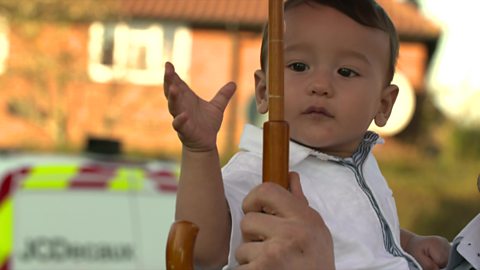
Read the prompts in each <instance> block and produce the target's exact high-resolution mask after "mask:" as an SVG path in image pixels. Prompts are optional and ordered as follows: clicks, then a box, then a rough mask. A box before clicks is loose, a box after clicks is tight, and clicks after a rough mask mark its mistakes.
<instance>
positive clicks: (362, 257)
mask: <svg viewBox="0 0 480 270" xmlns="http://www.w3.org/2000/svg"><path fill="white" fill-rule="evenodd" d="M262 134H263V132H262V130H261V129H259V128H257V127H254V126H251V125H247V126H246V127H245V130H244V134H243V135H242V138H241V141H240V149H241V150H240V151H239V152H238V153H237V154H235V156H233V157H232V159H231V160H230V161H229V162H228V164H227V165H225V167H224V168H223V169H222V173H223V179H224V180H223V181H224V186H225V194H226V197H227V200H228V204H229V207H230V212H231V217H232V231H231V237H230V253H229V257H228V265H227V266H225V267H224V269H234V267H235V266H237V265H238V262H237V261H236V260H235V250H236V249H237V247H238V246H239V245H240V244H241V242H242V234H241V231H240V227H239V224H240V221H241V220H242V218H243V215H244V213H243V211H242V209H241V205H242V201H243V199H244V197H245V196H246V194H247V193H248V192H249V191H250V190H251V189H252V188H253V187H255V186H257V185H258V184H260V183H261V182H262V177H261V175H262V138H263V135H262ZM379 142H382V140H381V139H379V138H378V135H376V134H374V133H371V132H369V133H367V134H366V135H365V138H364V141H363V142H362V143H361V145H360V146H359V148H358V150H357V151H356V152H355V153H354V154H353V156H352V158H347V159H343V158H339V157H334V156H330V155H327V154H324V153H321V152H318V151H316V150H313V149H310V148H308V147H304V146H302V145H299V144H296V143H294V142H290V146H289V147H290V156H289V165H290V171H296V172H298V173H299V175H300V181H301V184H302V190H303V192H304V194H305V196H306V198H307V199H308V202H309V205H310V207H312V208H313V209H315V210H316V211H318V212H319V213H320V214H321V216H322V218H323V219H324V221H325V223H326V224H327V226H328V228H329V229H330V232H331V234H332V238H333V243H334V254H335V265H336V269H337V270H342V269H348V270H352V269H369V270H374V269H378V270H388V269H392V270H393V269H394V270H400V269H421V268H420V267H419V266H418V265H417V264H416V262H415V260H414V259H413V258H411V257H410V256H409V255H407V254H406V253H405V252H404V251H403V250H402V248H401V247H400V227H399V222H398V217H397V210H396V206H395V201H394V199H393V196H392V191H391V190H390V188H389V187H388V185H387V183H386V181H385V179H384V177H383V176H382V174H381V172H380V170H379V168H378V165H377V162H376V160H375V158H374V156H373V154H372V153H371V151H370V150H371V148H373V146H374V145H375V144H376V143H379Z"/></svg>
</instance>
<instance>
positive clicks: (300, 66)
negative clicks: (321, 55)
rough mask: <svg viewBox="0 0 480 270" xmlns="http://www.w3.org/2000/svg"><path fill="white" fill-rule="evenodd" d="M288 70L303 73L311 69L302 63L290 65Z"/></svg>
mask: <svg viewBox="0 0 480 270" xmlns="http://www.w3.org/2000/svg"><path fill="white" fill-rule="evenodd" d="M288 68H289V69H291V70H293V71H296V72H303V71H306V70H308V68H309V67H308V65H307V64H304V63H300V62H295V63H291V64H289V65H288Z"/></svg>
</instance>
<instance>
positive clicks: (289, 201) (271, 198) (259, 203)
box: [242, 183, 305, 217]
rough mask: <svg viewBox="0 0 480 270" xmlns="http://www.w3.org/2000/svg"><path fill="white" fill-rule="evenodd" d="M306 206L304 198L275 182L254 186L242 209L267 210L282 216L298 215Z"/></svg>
mask: <svg viewBox="0 0 480 270" xmlns="http://www.w3.org/2000/svg"><path fill="white" fill-rule="evenodd" d="M304 206H305V202H304V200H303V199H300V198H297V197H296V196H293V195H292V193H290V192H289V191H288V190H286V189H284V188H283V187H281V186H279V185H278V184H274V183H262V184H260V185H258V186H256V187H255V188H253V189H252V190H251V191H250V193H248V194H247V196H246V197H245V199H244V200H243V205H242V209H243V211H244V212H245V213H248V212H266V213H269V214H273V215H278V216H281V217H292V216H297V214H298V212H299V211H298V210H299V209H300V208H302V207H304Z"/></svg>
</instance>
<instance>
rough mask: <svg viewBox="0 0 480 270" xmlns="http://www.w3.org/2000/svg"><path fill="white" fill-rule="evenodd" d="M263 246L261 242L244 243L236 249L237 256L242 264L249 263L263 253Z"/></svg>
mask: <svg viewBox="0 0 480 270" xmlns="http://www.w3.org/2000/svg"><path fill="white" fill-rule="evenodd" d="M262 246H263V244H262V243H261V242H248V243H243V244H242V245H240V246H239V247H238V248H237V250H236V251H235V258H236V259H237V261H238V263H239V264H240V265H245V264H248V263H250V262H252V261H254V260H255V259H256V258H257V257H258V256H259V255H260V254H261V253H262ZM237 269H238V268H237Z"/></svg>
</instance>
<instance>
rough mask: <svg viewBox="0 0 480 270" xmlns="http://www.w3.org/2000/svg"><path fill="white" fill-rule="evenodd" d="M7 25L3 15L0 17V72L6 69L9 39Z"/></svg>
mask: <svg viewBox="0 0 480 270" xmlns="http://www.w3.org/2000/svg"><path fill="white" fill-rule="evenodd" d="M8 34H9V25H8V21H7V19H6V18H4V17H0V74H3V73H5V71H6V70H7V58H8V55H9V53H10V41H9V39H8Z"/></svg>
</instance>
